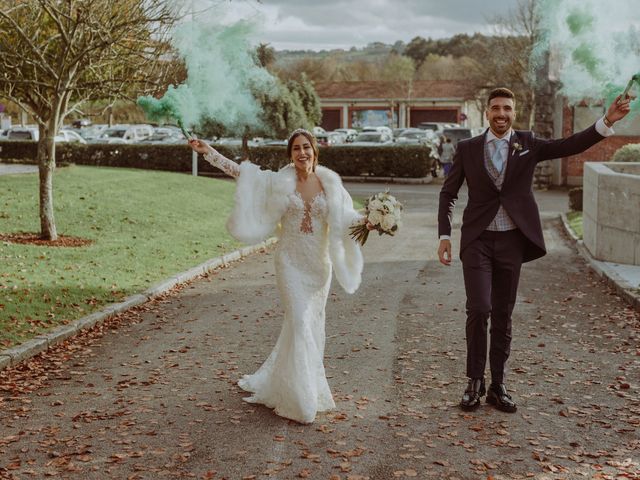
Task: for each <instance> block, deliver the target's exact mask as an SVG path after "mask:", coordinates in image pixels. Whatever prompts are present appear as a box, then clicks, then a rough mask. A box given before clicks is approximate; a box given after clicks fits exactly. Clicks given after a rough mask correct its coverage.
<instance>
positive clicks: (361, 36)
mask: <svg viewBox="0 0 640 480" xmlns="http://www.w3.org/2000/svg"><path fill="white" fill-rule="evenodd" d="M517 3H518V0H501V1H498V0H484V1H483V2H482V4H481V8H480V4H479V2H477V1H476V0H450V1H448V2H442V1H439V0H396V1H393V0H350V1H346V0H325V1H323V2H318V1H317V0H314V1H311V0H298V1H294V0H261V1H260V2H258V1H256V0H234V1H231V2H229V1H220V0H217V1H214V2H213V3H211V4H210V5H211V7H210V9H209V10H208V11H207V13H206V14H209V15H218V16H224V17H225V18H227V19H230V20H231V19H240V18H261V21H260V22H259V23H260V24H261V25H262V31H261V32H259V33H258V34H257V35H256V40H257V42H265V43H269V44H271V45H272V46H274V47H275V48H277V49H290V50H301V49H311V50H322V49H332V48H345V49H348V48H350V47H352V46H356V47H362V46H364V45H366V44H368V43H371V42H376V41H379V42H384V43H390V44H391V43H394V42H396V41H397V40H402V41H404V42H409V41H410V40H411V39H412V38H414V37H416V36H422V37H425V38H427V37H431V38H443V37H450V36H452V35H455V34H457V33H468V34H473V33H474V32H481V33H490V32H491V31H492V30H491V25H490V24H489V19H490V18H493V17H494V16H495V15H496V14H499V13H502V14H508V12H509V9H510V8H515V6H516V5H517Z"/></svg>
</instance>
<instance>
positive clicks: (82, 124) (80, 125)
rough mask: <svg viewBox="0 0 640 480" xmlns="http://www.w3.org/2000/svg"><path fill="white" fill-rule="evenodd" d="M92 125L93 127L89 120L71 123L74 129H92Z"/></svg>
mask: <svg viewBox="0 0 640 480" xmlns="http://www.w3.org/2000/svg"><path fill="white" fill-rule="evenodd" d="M91 125H93V122H92V121H91V120H89V119H88V118H81V119H78V120H74V121H73V122H71V126H73V128H86V127H90V126H91Z"/></svg>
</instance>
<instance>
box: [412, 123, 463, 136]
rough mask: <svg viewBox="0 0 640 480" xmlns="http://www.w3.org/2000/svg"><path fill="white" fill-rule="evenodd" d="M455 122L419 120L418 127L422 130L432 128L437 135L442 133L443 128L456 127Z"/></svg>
mask: <svg viewBox="0 0 640 480" xmlns="http://www.w3.org/2000/svg"><path fill="white" fill-rule="evenodd" d="M458 126H459V125H458V124H457V123H449V122H420V123H419V124H418V128H420V129H422V130H433V131H434V132H436V133H437V134H438V135H442V131H443V130H444V129H445V128H452V127H458Z"/></svg>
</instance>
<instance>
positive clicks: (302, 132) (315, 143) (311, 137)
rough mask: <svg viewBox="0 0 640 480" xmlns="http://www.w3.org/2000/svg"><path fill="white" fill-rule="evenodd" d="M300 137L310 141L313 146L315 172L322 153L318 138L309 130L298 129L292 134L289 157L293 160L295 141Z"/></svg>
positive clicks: (288, 144)
mask: <svg viewBox="0 0 640 480" xmlns="http://www.w3.org/2000/svg"><path fill="white" fill-rule="evenodd" d="M300 135H302V136H303V137H305V138H306V139H307V140H309V143H310V144H311V148H312V149H313V171H314V172H315V171H316V165H318V156H319V155H320V151H319V150H318V141H317V140H316V137H315V136H314V135H313V133H311V132H310V131H309V130H305V129H304V128H298V129H297V130H294V131H293V132H291V136H290V137H289V141H288V142H287V157H288V158H289V160H291V151H292V149H293V141H294V140H295V139H296V138H298V137H299V136H300Z"/></svg>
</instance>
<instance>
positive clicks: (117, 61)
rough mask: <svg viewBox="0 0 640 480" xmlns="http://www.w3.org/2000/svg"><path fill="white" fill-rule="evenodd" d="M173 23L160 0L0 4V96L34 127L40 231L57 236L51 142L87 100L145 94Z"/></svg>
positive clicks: (155, 78) (159, 72)
mask: <svg viewBox="0 0 640 480" xmlns="http://www.w3.org/2000/svg"><path fill="white" fill-rule="evenodd" d="M176 20H177V15H176V12H175V9H174V8H172V7H170V6H168V4H167V3H165V2H164V1H163V0H22V1H20V2H15V1H13V0H0V32H2V35H0V70H1V72H2V73H1V74H0V96H2V97H4V98H7V99H8V100H11V101H13V102H15V103H16V104H18V105H19V106H20V107H21V108H22V109H23V110H24V111H26V112H27V113H29V114H30V115H31V116H32V117H33V119H34V120H35V121H36V122H37V124H38V127H39V131H40V139H39V140H38V148H37V152H38V153H37V162H38V168H39V174H40V234H41V236H42V238H44V239H47V240H56V239H57V236H58V235H57V230H56V225H55V218H54V209H53V173H54V170H55V164H56V162H55V143H54V137H55V135H56V133H57V132H58V129H59V127H60V126H61V125H62V123H63V121H64V119H65V117H66V116H67V115H69V114H70V113H71V112H73V111H75V110H77V109H78V108H79V106H80V105H81V104H82V103H83V102H85V101H88V100H96V99H105V98H108V99H116V98H126V97H132V96H135V95H133V94H134V93H135V94H138V93H145V92H147V91H151V89H152V87H153V85H155V84H157V83H159V82H160V81H161V79H162V78H163V75H164V73H165V71H166V69H167V68H168V65H170V62H166V61H160V60H161V57H162V56H163V55H166V54H167V52H168V49H169V47H168V43H166V42H165V40H166V38H167V35H168V32H169V29H170V28H171V27H172V25H173V24H174V23H175V21H176Z"/></svg>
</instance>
